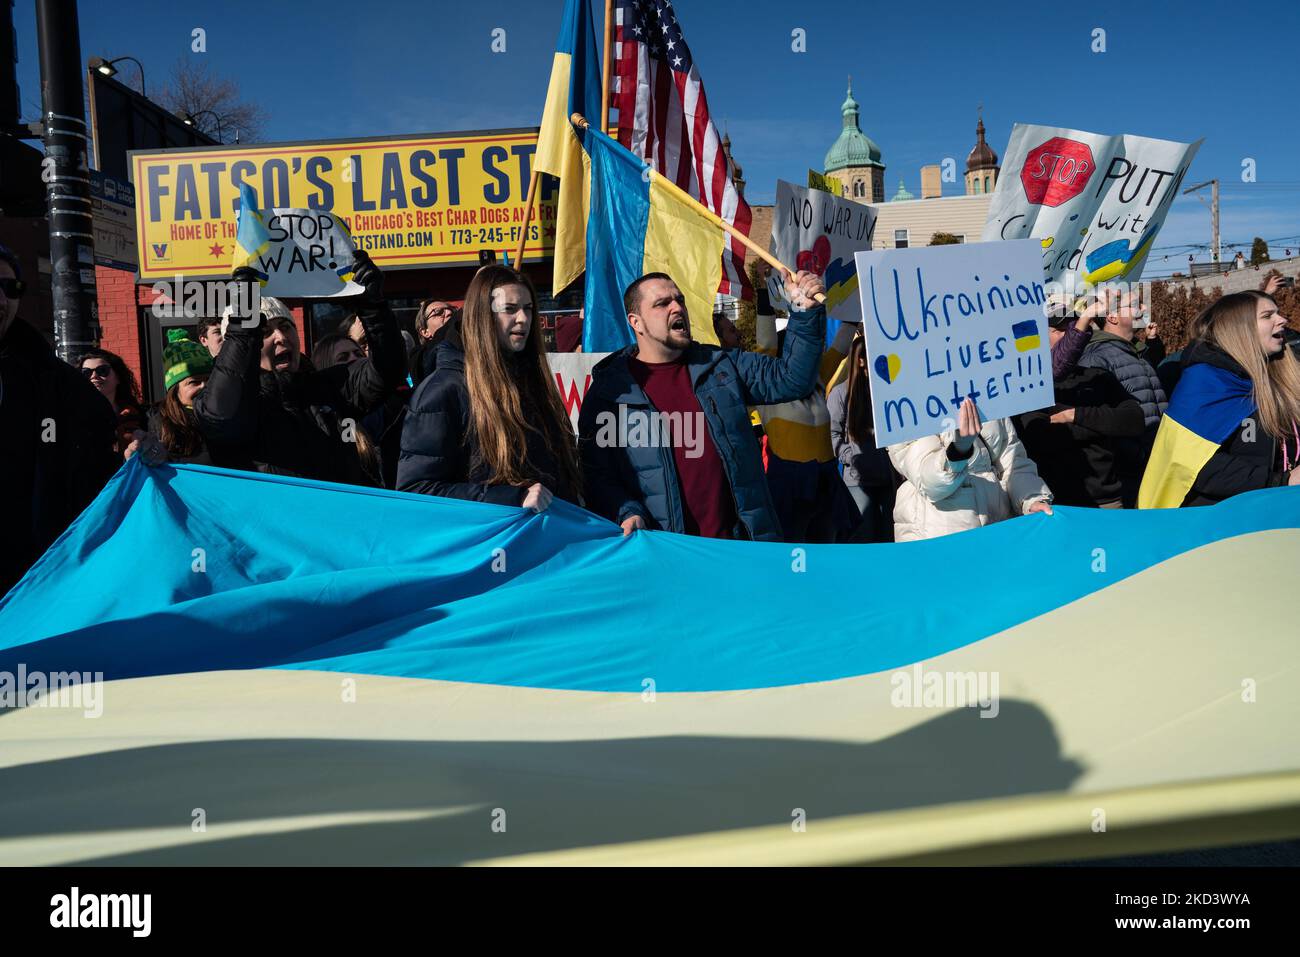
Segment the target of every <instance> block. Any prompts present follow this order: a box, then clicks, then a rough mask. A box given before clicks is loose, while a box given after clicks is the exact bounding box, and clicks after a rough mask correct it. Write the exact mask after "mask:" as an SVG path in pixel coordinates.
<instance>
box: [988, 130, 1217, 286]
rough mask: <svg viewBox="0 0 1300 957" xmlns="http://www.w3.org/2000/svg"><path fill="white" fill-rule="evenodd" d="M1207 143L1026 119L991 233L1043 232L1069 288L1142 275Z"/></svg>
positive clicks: (1014, 137)
mask: <svg viewBox="0 0 1300 957" xmlns="http://www.w3.org/2000/svg"><path fill="white" fill-rule="evenodd" d="M1201 142H1202V141H1201V140H1197V141H1196V142H1195V143H1191V144H1187V143H1174V142H1171V141H1169V140H1153V139H1148V138H1146V137H1142V136H1130V135H1127V134H1125V135H1121V136H1103V135H1101V134H1098V133H1084V132H1080V131H1079V130H1069V129H1062V128H1059V127H1051V126H1028V125H1025V124H1021V123H1017V124H1016V125H1015V127H1014V128H1013V129H1012V131H1011V141H1010V142H1009V143H1008V144H1007V150H1006V153H1005V155H1004V156H1003V160H1002V175H1001V176H999V177H998V185H997V189H996V191H995V192H994V193H993V202H992V204H991V205H990V207H989V218H988V222H987V223H986V224H985V226H984V236H983V238H984V239H985V240H991V239H1025V238H1033V239H1037V240H1039V242H1040V254H1041V257H1042V268H1043V276H1044V278H1045V279H1046V280H1047V281H1048V282H1059V283H1062V284H1063V285H1064V286H1065V291H1066V292H1067V293H1071V294H1081V293H1083V292H1084V291H1086V290H1087V289H1089V288H1090V287H1092V286H1096V285H1099V284H1101V283H1105V282H1118V281H1125V282H1136V281H1137V280H1138V279H1140V278H1141V276H1142V267H1143V266H1144V265H1145V263H1146V259H1147V255H1148V253H1150V251H1151V246H1152V243H1153V242H1154V241H1155V237H1156V233H1158V232H1159V231H1160V227H1161V225H1162V224H1163V223H1164V221H1165V214H1166V213H1168V212H1169V207H1170V206H1171V205H1172V204H1173V201H1174V198H1175V197H1176V196H1177V195H1178V191H1179V189H1180V188H1181V186H1182V183H1183V179H1184V177H1185V176H1186V175H1187V170H1188V167H1190V166H1191V164H1192V158H1193V157H1194V156H1195V155H1196V151H1197V150H1198V149H1199V148H1200V145H1201Z"/></svg>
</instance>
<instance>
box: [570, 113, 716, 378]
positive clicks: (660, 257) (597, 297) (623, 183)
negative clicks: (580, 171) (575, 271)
mask: <svg viewBox="0 0 1300 957" xmlns="http://www.w3.org/2000/svg"><path fill="white" fill-rule="evenodd" d="M586 142H587V149H588V151H589V153H590V155H591V209H590V212H589V215H588V218H587V290H586V300H585V303H584V304H585V307H586V321H585V322H584V323H583V329H582V348H583V350H584V351H586V352H613V351H615V350H617V349H622V348H623V347H624V346H628V345H631V344H632V341H633V335H632V330H631V328H630V327H629V326H628V324H627V313H626V312H625V311H624V309H623V291H624V290H625V289H626V288H627V287H628V285H629V284H630V283H631V282H632V280H634V279H636V278H638V277H640V276H643V275H645V274H646V273H649V272H662V273H667V274H668V275H670V276H672V277H673V279H674V280H675V281H676V282H677V286H678V288H680V289H681V291H682V292H683V293H684V294H685V296H686V308H687V311H688V312H689V313H690V317H691V333H692V335H693V336H694V337H695V339H696V341H698V342H712V343H716V342H717V341H718V337H717V334H716V333H715V332H714V331H713V302H714V297H715V294H716V293H717V290H718V283H719V282H721V281H722V260H721V258H720V257H719V256H718V247H719V245H720V244H721V243H722V240H723V237H722V235H721V233H722V228H721V227H720V226H719V225H718V224H717V221H716V220H715V219H712V218H710V217H709V216H708V215H706V214H704V213H702V212H700V210H699V208H698V207H697V206H696V205H694V204H693V203H692V202H690V201H689V199H688V198H687V197H686V196H685V194H684V193H682V191H681V190H680V189H679V188H678V187H677V186H676V184H674V183H672V182H669V181H668V180H665V179H664V178H663V177H662V176H660V175H659V174H658V173H657V172H655V171H654V170H653V169H652V168H650V167H649V166H648V165H647V164H646V163H645V162H643V161H642V160H640V159H639V158H637V157H636V156H634V155H633V154H632V153H631V152H630V151H629V150H627V149H625V148H624V147H623V146H621V145H619V144H618V143H617V142H616V141H614V140H613V139H611V138H610V137H608V136H605V135H604V134H603V133H600V132H598V131H596V130H594V129H590V128H589V129H588V130H587V131H586Z"/></svg>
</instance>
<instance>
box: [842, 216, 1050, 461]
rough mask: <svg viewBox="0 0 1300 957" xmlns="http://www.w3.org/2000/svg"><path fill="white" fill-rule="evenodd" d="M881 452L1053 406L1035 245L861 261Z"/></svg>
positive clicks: (872, 255) (879, 255)
mask: <svg viewBox="0 0 1300 957" xmlns="http://www.w3.org/2000/svg"><path fill="white" fill-rule="evenodd" d="M856 259H857V266H858V284H859V288H860V293H861V299H862V330H863V334H864V335H865V336H866V343H867V361H868V373H867V377H868V380H869V381H870V382H871V408H872V413H873V414H874V417H875V428H876V445H877V447H879V448H884V447H885V446H887V445H894V444H896V443H898V442H905V441H907V440H909V439H916V438H920V437H921V436H923V435H935V434H937V433H940V432H945V431H948V430H950V429H953V428H956V423H957V410H958V408H959V407H960V406H961V403H962V400H963V399H965V398H966V397H968V396H969V397H970V398H971V399H972V400H973V401H974V402H975V404H976V406H977V407H978V408H979V411H980V416H981V417H982V418H983V419H985V420H989V419H1000V418H1004V417H1006V416H1010V415H1016V414H1018V413H1020V412H1028V411H1031V410H1033V409H1041V408H1043V407H1044V406H1050V405H1052V404H1054V402H1055V398H1054V395H1053V389H1052V360H1051V354H1050V351H1049V349H1050V346H1049V342H1048V338H1047V322H1046V319H1045V318H1044V308H1043V307H1044V303H1045V302H1046V299H1047V296H1046V292H1045V290H1044V288H1043V269H1042V264H1041V246H1040V244H1039V243H1038V241H1036V240H1009V241H1007V242H991V243H970V244H959V245H954V246H926V247H922V248H918V249H885V250H878V251H873V252H860V253H858V254H857V257H856Z"/></svg>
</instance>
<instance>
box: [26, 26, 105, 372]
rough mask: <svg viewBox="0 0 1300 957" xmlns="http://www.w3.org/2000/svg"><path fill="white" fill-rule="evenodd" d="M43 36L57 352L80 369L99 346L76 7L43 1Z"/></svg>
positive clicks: (45, 174)
mask: <svg viewBox="0 0 1300 957" xmlns="http://www.w3.org/2000/svg"><path fill="white" fill-rule="evenodd" d="M36 35H37V43H38V45H39V47H40V53H41V107H42V112H43V114H44V115H43V116H42V119H43V120H44V123H45V159H44V161H43V162H42V164H41V179H43V180H44V181H45V202H46V208H47V214H48V216H49V220H50V270H51V276H50V292H51V298H52V299H53V301H54V347H55V350H56V351H57V352H58V355H59V358H61V359H63V360H64V361H65V362H75V361H76V360H77V359H78V358H80V356H81V355H82V353H83V352H85V350H86V349H87V348H88V347H92V346H96V345H98V344H99V304H98V302H97V301H96V299H95V237H94V231H93V229H92V228H91V214H90V208H91V207H90V172H89V170H88V168H87V166H86V143H87V141H88V137H87V136H86V114H85V108H84V107H83V106H82V87H81V30H80V28H79V27H78V24H77V0H36Z"/></svg>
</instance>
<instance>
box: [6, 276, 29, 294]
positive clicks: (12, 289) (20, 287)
mask: <svg viewBox="0 0 1300 957" xmlns="http://www.w3.org/2000/svg"><path fill="white" fill-rule="evenodd" d="M26 289H27V286H26V284H25V283H24V282H23V281H22V280H21V279H12V278H5V279H0V292H2V293H4V294H5V297H6V298H8V299H21V298H22V295H23V292H24V291H25V290H26Z"/></svg>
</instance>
